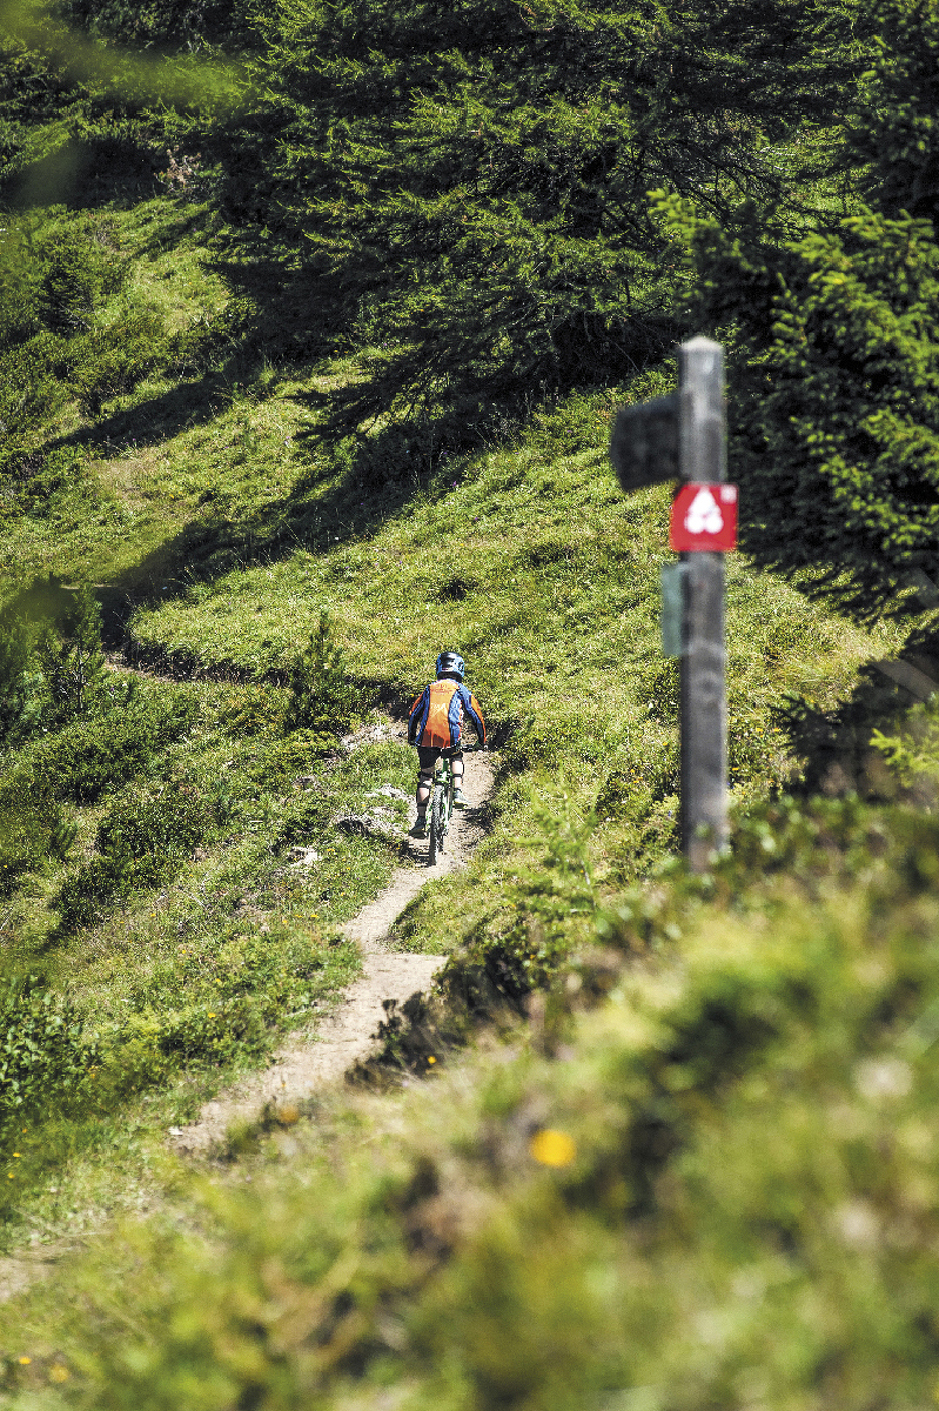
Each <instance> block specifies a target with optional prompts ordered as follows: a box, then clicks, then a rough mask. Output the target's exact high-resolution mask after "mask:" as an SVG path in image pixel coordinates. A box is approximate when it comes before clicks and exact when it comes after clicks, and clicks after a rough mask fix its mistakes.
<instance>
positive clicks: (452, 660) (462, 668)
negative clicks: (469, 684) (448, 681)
mask: <svg viewBox="0 0 939 1411" xmlns="http://www.w3.org/2000/svg"><path fill="white" fill-rule="evenodd" d="M465 675H466V662H465V661H464V660H463V658H462V657H461V656H460V653H459V652H441V653H440V655H439V657H438V658H437V680H438V681H439V680H440V678H441V676H458V677H459V678H460V680H461V681H462V680H463V677H464V676H465Z"/></svg>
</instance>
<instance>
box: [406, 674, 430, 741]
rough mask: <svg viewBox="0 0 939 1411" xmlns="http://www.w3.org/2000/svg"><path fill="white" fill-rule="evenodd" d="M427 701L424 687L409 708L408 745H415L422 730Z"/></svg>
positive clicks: (426, 688) (426, 690)
mask: <svg viewBox="0 0 939 1411" xmlns="http://www.w3.org/2000/svg"><path fill="white" fill-rule="evenodd" d="M427 699H428V687H426V686H425V687H424V689H423V691H422V692H421V694H420V695H419V696H418V697H417V699H416V700H415V702H414V704H413V705H412V706H411V713H410V715H409V716H408V744H409V745H416V744H417V741H418V738H419V736H420V734H421V731H422V730H423V728H424V720H425V719H426V716H427V711H426V705H427Z"/></svg>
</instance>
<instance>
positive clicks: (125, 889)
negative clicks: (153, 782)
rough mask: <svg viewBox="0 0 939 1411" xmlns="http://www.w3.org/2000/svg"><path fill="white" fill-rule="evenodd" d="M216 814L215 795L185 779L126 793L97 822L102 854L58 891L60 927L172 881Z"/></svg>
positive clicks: (84, 922)
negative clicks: (210, 795) (134, 893)
mask: <svg viewBox="0 0 939 1411" xmlns="http://www.w3.org/2000/svg"><path fill="white" fill-rule="evenodd" d="M215 819H216V810H215V805H214V801H213V800H212V799H211V798H210V797H209V796H207V795H206V794H205V793H204V792H203V791H202V790H200V789H199V788H198V787H197V786H195V785H192V784H185V783H182V782H181V781H167V782H165V783H164V784H163V785H161V786H159V787H155V788H152V789H150V790H149V791H148V790H144V789H135V790H132V791H131V792H129V793H127V794H124V795H122V796H121V797H120V798H119V799H117V800H116V801H115V802H114V803H113V804H112V805H111V806H110V808H109V809H108V811H107V813H106V814H105V815H104V817H103V818H102V820H101V822H100V824H99V825H98V830H97V834H96V837H95V845H96V848H97V851H98V855H97V856H96V857H94V858H93V859H92V860H91V862H89V863H87V864H86V865H85V866H84V867H83V868H81V870H80V871H78V872H76V873H73V874H72V875H71V876H69V877H67V878H66V880H65V881H64V882H63V883H62V886H61V887H60V888H59V890H58V892H57V894H56V896H55V899H54V902H53V904H54V906H55V907H56V909H57V910H58V911H59V915H60V925H61V929H62V930H63V931H64V932H68V931H73V930H75V929H77V927H79V926H84V925H91V924H92V923H93V922H94V921H96V920H98V919H99V918H100V916H101V915H102V914H103V912H104V911H105V910H106V909H107V908H108V907H109V906H110V905H111V904H112V903H114V902H115V901H117V900H119V899H122V898H125V897H127V896H129V895H130V894H131V893H132V892H133V891H135V890H137V889H146V888H149V887H154V886H157V885H159V883H161V882H164V881H167V880H168V879H169V878H170V877H172V876H174V875H175V873H176V872H178V871H179V869H180V867H182V865H183V864H184V862H185V861H186V860H187V859H188V858H190V857H191V856H192V853H193V851H194V850H195V848H196V847H197V846H198V845H199V843H200V842H201V841H202V840H203V839H204V838H205V836H206V834H207V833H208V832H209V830H210V829H211V828H212V826H213V825H214V823H215Z"/></svg>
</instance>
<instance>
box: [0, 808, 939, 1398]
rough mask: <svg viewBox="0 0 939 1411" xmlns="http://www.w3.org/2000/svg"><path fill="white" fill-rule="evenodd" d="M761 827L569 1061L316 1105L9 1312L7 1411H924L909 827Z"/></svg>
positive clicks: (911, 823) (925, 938) (828, 816)
mask: <svg viewBox="0 0 939 1411" xmlns="http://www.w3.org/2000/svg"><path fill="white" fill-rule="evenodd" d="M775 825H776V829H775V831H776V836H777V837H778V838H779V839H780V842H781V844H783V845H784V851H786V854H787V855H786V858H785V859H784V864H783V866H782V867H781V869H780V870H779V871H776V872H771V873H770V875H768V876H766V877H762V876H761V870H762V869H761V864H760V860H759V854H760V837H761V836H762V835H761V834H760V832H759V830H756V831H754V832H753V833H752V834H751V835H750V836H749V838H744V839H743V840H742V847H741V853H740V857H739V858H738V861H737V862H735V863H730V864H728V865H727V867H726V869H725V871H724V873H723V874H722V877H720V878H718V879H716V889H715V890H712V891H711V893H710V896H709V897H707V898H702V897H701V896H697V897H696V896H695V894H694V892H693V891H692V892H686V894H685V901H684V903H680V904H679V905H678V906H677V907H676V906H675V905H674V904H673V906H672V908H671V909H670V911H669V910H668V909H663V910H662V911H661V912H660V916H659V920H658V922H657V923H656V924H655V926H654V927H653V937H654V940H655V946H654V948H653V955H655V959H654V961H651V960H650V958H649V957H648V956H647V961H646V963H645V964H644V965H642V966H639V967H635V966H633V967H627V968H625V969H623V970H621V973H620V975H619V977H618V979H617V982H616V985H615V987H614V989H613V990H612V992H611V993H610V994H609V995H608V997H607V1001H606V1003H605V1004H604V1005H603V1006H602V1007H600V1008H599V1009H592V1010H590V1011H589V1012H586V1013H581V1014H580V1015H579V1017H578V1018H577V1019H576V1022H575V1023H574V1024H571V1023H570V1022H568V1023H567V1025H566V1027H565V1031H564V1034H563V1038H564V1045H563V1050H562V1052H560V1053H557V1052H555V1053H552V1052H550V1051H549V1053H548V1054H545V1053H544V1051H543V1048H544V1037H545V1036H544V1035H542V1036H541V1038H540V1039H539V1036H538V1031H537V1029H536V1030H535V1031H533V1032H532V1033H531V1035H530V1036H529V1037H527V1038H526V1036H525V1035H523V1034H520V1033H516V1035H515V1036H514V1039H513V1041H512V1042H511V1044H503V1045H501V1046H500V1045H498V1044H490V1045H489V1046H488V1047H486V1048H484V1049H483V1050H482V1051H481V1052H479V1053H477V1054H470V1055H467V1056H466V1057H464V1058H463V1059H461V1060H460V1061H458V1062H455V1063H454V1064H453V1065H452V1066H451V1069H450V1071H449V1072H446V1071H445V1072H444V1073H443V1074H442V1076H440V1077H439V1078H438V1079H437V1080H436V1081H435V1082H433V1083H431V1084H428V1085H425V1086H424V1087H423V1088H421V1089H418V1090H416V1091H410V1092H407V1093H405V1094H403V1095H400V1096H388V1095H386V1096H385V1097H383V1098H382V1099H381V1102H380V1103H379V1102H378V1101H377V1100H375V1099H371V1100H368V1099H360V1100H359V1101H358V1102H357V1103H353V1104H352V1105H351V1107H350V1106H349V1104H348V1099H347V1100H346V1101H345V1103H344V1105H343V1107H342V1108H339V1107H335V1106H334V1107H330V1105H329V1104H328V1103H326V1102H321V1103H320V1104H318V1106H317V1107H316V1109H315V1112H314V1116H315V1118H316V1120H315V1121H314V1122H312V1123H310V1124H309V1125H303V1124H301V1125H300V1126H299V1127H297V1128H293V1129H291V1130H290V1131H289V1132H288V1131H281V1132H280V1133H278V1134H277V1135H275V1136H274V1138H273V1139H271V1140H270V1141H269V1142H268V1143H267V1144H264V1143H262V1146H261V1149H260V1151H259V1153H258V1154H257V1155H256V1156H254V1157H243V1158H242V1159H241V1161H240V1162H239V1163H238V1164H237V1166H236V1167H235V1168H234V1169H233V1170H232V1172H231V1174H230V1175H229V1176H228V1177H227V1178H226V1177H225V1176H219V1177H218V1178H217V1179H216V1181H215V1182H214V1184H213V1187H212V1188H211V1190H208V1189H206V1190H204V1191H203V1193H202V1194H201V1196H200V1195H197V1196H196V1198H195V1201H194V1200H193V1197H192V1195H191V1194H188V1193H186V1192H185V1191H184V1190H182V1191H179V1192H178V1193H177V1195H176V1197H175V1202H176V1203H175V1205H174V1207H173V1209H174V1211H175V1214H174V1215H173V1216H171V1215H170V1213H169V1211H167V1210H165V1209H164V1210H163V1211H153V1212H151V1213H150V1214H149V1216H148V1219H147V1221H146V1222H145V1223H142V1222H140V1221H136V1220H134V1221H130V1222H125V1223H124V1224H123V1225H122V1226H121V1227H120V1229H119V1230H118V1231H115V1233H114V1235H113V1236H112V1237H109V1238H107V1239H105V1240H103V1241H101V1242H100V1244H98V1245H97V1247H96V1248H94V1249H93V1250H92V1251H91V1253H90V1254H89V1256H88V1257H87V1258H86V1259H84V1260H83V1261H81V1263H79V1264H75V1263H72V1264H71V1265H70V1269H69V1273H70V1280H71V1281H72V1282H71V1288H72V1290H73V1293H74V1294H75V1295H77V1296H73V1298H72V1299H71V1300H70V1302H69V1306H68V1307H67V1308H62V1307H61V1306H58V1305H57V1304H56V1301H55V1294H54V1292H53V1291H52V1290H44V1289H42V1288H39V1289H37V1290H34V1291H33V1293H32V1294H31V1295H30V1296H29V1297H28V1298H26V1299H23V1300H20V1302H19V1303H18V1305H17V1308H16V1312H17V1314H18V1321H17V1334H16V1338H15V1340H14V1341H12V1342H8V1349H7V1382H6V1394H7V1399H8V1404H10V1405H11V1406H14V1407H20V1406H22V1407H28V1406H33V1405H39V1406H42V1407H46V1406H48V1407H58V1406H63V1405H64V1406H80V1407H81V1406H96V1407H97V1406H101V1407H108V1408H112V1407H113V1408H122V1407H130V1406H132V1405H143V1406H145V1407H148V1408H153V1409H154V1411H162V1408H167V1409H168V1408H170V1407H176V1406H179V1405H180V1404H186V1405H187V1406H191V1407H193V1408H195V1409H196V1411H222V1408H227V1407H230V1406H234V1405H237V1404H238V1403H239V1401H241V1402H242V1404H243V1403H244V1401H245V1400H246V1399H248V1398H251V1399H255V1400H257V1401H258V1402H259V1403H260V1404H265V1405H269V1406H271V1407H274V1408H282V1407H283V1408H287V1407H291V1406H297V1405H304V1404H306V1405H310V1404H319V1403H320V1402H321V1403H322V1404H324V1405H330V1406H339V1407H343V1408H349V1409H350V1411H351V1408H353V1407H355V1408H363V1407H364V1408H370V1409H371V1408H374V1409H375V1411H378V1408H380V1407H382V1406H385V1405H387V1404H388V1399H389V1398H391V1399H392V1402H393V1404H396V1405H400V1406H402V1407H407V1408H421V1409H422V1411H423V1408H430V1407H431V1406H434V1407H442V1408H445V1411H465V1409H468V1408H471V1407H476V1406H481V1405H482V1406H491V1405H505V1406H511V1407H518V1408H522V1407H525V1408H537V1409H538V1411H541V1409H542V1408H544V1411H548V1408H551V1411H554V1408H562V1411H563V1409H564V1408H567V1407H571V1408H574V1407H578V1408H579V1407H582V1406H584V1405H599V1406H603V1407H610V1408H613V1407H616V1408H619V1407H622V1406H626V1407H630V1408H634V1407H636V1406H642V1407H646V1406H648V1407H655V1408H666V1407H669V1408H670V1407H676V1408H681V1411H684V1409H685V1408H687V1411H694V1408H697V1407H699V1406H701V1405H702V1404H713V1405H721V1406H724V1405H728V1406H745V1405H748V1404H751V1403H750V1398H751V1397H752V1396H753V1395H756V1394H759V1396H760V1397H761V1399H762V1401H763V1403H764V1404H767V1405H792V1406H799V1407H806V1408H809V1407H815V1406H819V1405H832V1404H843V1405H847V1406H869V1405H872V1404H874V1402H873V1401H872V1397H873V1398H876V1399H877V1404H882V1405H889V1406H897V1407H901V1406H902V1407H907V1406H914V1405H926V1404H927V1403H928V1401H929V1399H930V1397H931V1396H932V1394H933V1391H934V1386H935V1354H934V1348H933V1339H932V1333H931V1330H930V1329H931V1324H930V1319H931V1310H932V1307H933V1304H934V1292H935V1289H934V1283H935V1269H934V1257H933V1254H932V1251H931V1247H930V1245H929V1240H928V1231H929V1230H930V1229H931V1228H932V1224H933V1222H934V1219H935V1213H936V1211H935V1206H936V1193H935V1180H934V1175H935V1163H936V1156H937V1152H936V1140H935V1132H934V1123H933V1122H932V1120H931V1113H932V1110H933V1106H934V1102H935V1092H934V1088H935V1073H934V1066H935V1065H934V1063H933V1062H932V1045H933V1043H934V1040H935V1033H936V1020H935V1011H936V1003H937V999H936V993H937V992H936V983H935V974H936V965H935V956H934V954H933V952H934V950H935V932H936V919H937V918H936V899H935V890H934V883H935V837H934V834H935V826H934V824H933V825H930V827H929V828H928V829H925V830H924V827H923V824H922V820H921V819H918V818H917V817H916V816H915V814H910V813H905V812H904V811H903V810H896V811H894V812H893V813H892V814H889V815H879V816H878V815H876V814H873V813H872V812H871V811H870V810H865V809H864V808H863V807H862V806H860V805H858V804H857V803H853V804H851V803H849V804H846V805H845V804H833V805H828V806H826V808H825V809H823V810H821V811H820V812H818V813H815V814H813V813H812V812H811V811H809V812H806V813H804V814H799V813H798V812H797V811H795V812H792V813H791V814H790V815H789V818H788V821H787V822H786V821H783V820H782V819H781V818H777V819H776V820H775ZM872 830H873V831H872ZM875 834H876V836H877V837H878V838H879V840H880V849H879V851H880V860H879V861H876V860H873V856H872V853H871V841H872V838H873V836H874V835H875ZM863 855H866V857H867V859H868V862H867V864H866V865H865V867H864V871H863V877H862V878H860V879H859V877H858V875H857V871H856V865H857V861H858V860H859V859H860V858H861V857H862V856H863ZM796 871H797V872H798V875H799V876H801V877H804V878H808V877H812V881H811V882H810V883H806V884H801V883H800V882H799V881H797V880H796ZM606 934H607V938H608V944H610V945H613V946H616V947H619V946H622V945H626V946H627V947H630V946H631V945H632V941H631V940H630V938H629V927H628V925H626V924H624V921H623V918H622V917H621V916H617V915H616V914H612V913H611V914H609V915H608V917H607V930H606ZM554 1042H556V1036H555V1040H554ZM539 1050H541V1051H539ZM549 1050H550V1045H549ZM558 1059H560V1060H561V1061H558ZM141 1269H145V1270H147V1277H146V1278H145V1279H141V1278H140V1277H139V1271H140V1270H141ZM132 1271H135V1272H134V1273H132ZM122 1275H123V1278H122ZM24 1357H28V1358H30V1359H31V1360H30V1362H29V1363H28V1364H23V1363H22V1362H21V1361H20V1360H19V1359H20V1358H24ZM56 1369H60V1370H56Z"/></svg>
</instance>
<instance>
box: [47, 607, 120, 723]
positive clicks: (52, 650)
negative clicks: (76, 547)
mask: <svg viewBox="0 0 939 1411" xmlns="http://www.w3.org/2000/svg"><path fill="white" fill-rule="evenodd" d="M52 587H53V591H54V590H55V589H58V593H59V608H58V611H57V612H56V614H55V616H54V618H53V621H52V622H51V623H50V624H49V625H48V626H47V627H46V628H45V630H44V631H43V633H42V634H41V636H40V638H39V643H38V647H37V658H38V665H39V669H40V671H41V672H42V675H43V678H44V680H45V686H46V692H47V698H48V699H47V708H46V712H45V716H46V723H47V724H50V725H51V724H59V723H61V722H63V721H67V720H70V719H72V717H74V716H76V715H84V714H86V713H87V712H89V711H90V710H91V707H92V704H93V702H94V699H95V695H96V693H97V691H98V688H99V686H100V684H101V680H102V677H103V674H104V653H103V651H102V650H101V607H100V604H99V603H98V601H97V599H96V598H95V595H94V592H93V591H92V589H91V588H90V587H89V586H88V585H87V584H83V585H82V586H81V587H80V588H79V589H78V591H77V592H76V593H69V592H67V591H64V590H62V587H61V585H60V584H57V583H53V585H52Z"/></svg>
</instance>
